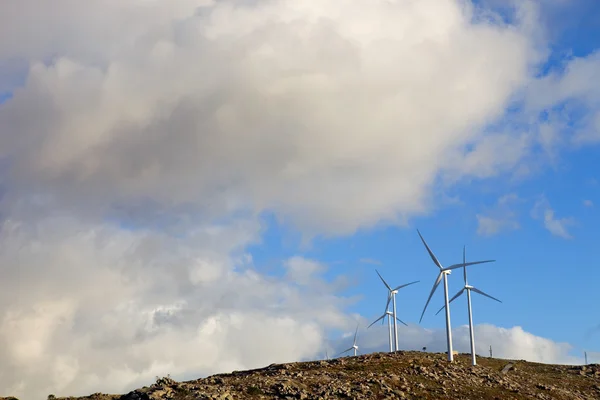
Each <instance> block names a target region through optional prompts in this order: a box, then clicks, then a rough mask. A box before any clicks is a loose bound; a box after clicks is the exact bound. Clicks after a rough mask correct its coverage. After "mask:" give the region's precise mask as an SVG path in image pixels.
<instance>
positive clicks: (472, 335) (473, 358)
mask: <svg viewBox="0 0 600 400" xmlns="http://www.w3.org/2000/svg"><path fill="white" fill-rule="evenodd" d="M466 263H467V261H466V250H465V248H464V247H463V265H466ZM463 275H464V278H465V286H464V287H463V288H462V289H461V290H460V291H459V292H458V293H456V294H455V295H454V297H452V298H451V299H450V301H449V302H448V304H450V303H452V302H453V301H454V300H456V299H457V298H459V297H460V295H461V294H463V293H464V292H465V291H466V292H467V305H468V309H469V334H470V338H471V364H472V365H477V358H476V356H475V333H474V332H473V312H472V309H471V291H473V292H475V293H479V294H480V295H482V296H485V297H489V298H490V299H492V300H496V301H497V302H499V303H502V302H501V301H500V300H498V299H497V298H495V297H492V296H490V295H489V294H487V293H484V292H482V291H481V290H479V289H477V288H476V287H474V286H471V285H469V283H468V282H467V267H466V266H464V267H463ZM444 307H446V306H445V305H444V306H442V308H440V309H439V310H438V312H437V313H435V315H438V314H439V313H440V311H442V310H443V309H444Z"/></svg>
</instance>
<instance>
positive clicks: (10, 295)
mask: <svg viewBox="0 0 600 400" xmlns="http://www.w3.org/2000/svg"><path fill="white" fill-rule="evenodd" d="M257 232H259V226H258V225H257V224H256V223H255V222H252V221H247V222H243V223H238V224H237V225H227V226H211V227H209V228H202V229H198V230H197V231H195V232H190V234H189V235H188V236H187V237H184V238H173V237H170V236H168V235H165V234H160V233H156V232H153V231H146V230H140V231H130V232H126V231H124V230H120V229H118V228H115V227H113V226H111V225H103V226H98V225H95V226H85V225H82V224H80V223H77V222H75V221H73V220H71V219H52V220H45V221H43V222H40V223H39V224H37V225H36V226H35V227H34V229H32V227H31V226H25V225H22V224H19V223H16V222H12V221H6V222H4V224H3V226H2V229H1V230H0V236H1V237H2V241H0V265H2V267H3V278H2V281H1V282H0V289H1V290H0V358H2V360H3V362H2V364H1V365H0V387H2V391H3V392H6V394H12V395H15V396H17V397H19V398H22V399H25V400H27V399H35V398H41V397H44V396H46V395H48V394H49V393H54V394H56V395H77V394H81V395H83V394H89V393H91V392H95V391H103V392H123V391H126V390H129V389H132V388H134V387H136V386H139V385H144V384H148V383H149V382H150V381H151V380H152V379H153V377H154V376H156V375H163V374H168V373H169V374H172V375H173V376H174V377H182V376H187V377H192V376H199V375H205V374H209V373H215V372H219V371H228V370H231V369H245V368H251V367H256V366H260V365H266V364H269V363H272V362H283V361H293V360H297V359H301V358H306V357H309V358H310V357H314V356H316V354H317V352H318V351H319V349H320V347H321V343H322V342H323V340H324V336H325V334H326V332H327V331H328V329H339V328H343V327H345V326H347V324H348V322H347V321H348V317H347V316H345V314H344V312H343V309H344V307H345V306H346V305H347V304H348V302H347V300H344V299H343V298H340V297H338V296H336V295H335V287H334V286H331V287H327V286H326V285H327V284H326V283H325V282H324V281H322V280H320V279H319V278H318V277H316V276H315V277H314V278H313V276H314V275H313V274H315V273H316V272H317V269H315V268H313V269H312V270H311V272H310V273H307V272H306V270H305V269H302V270H298V271H297V272H299V273H300V276H301V277H303V279H304V281H303V282H304V283H306V286H301V287H300V286H297V285H293V284H290V283H289V282H287V281H286V280H285V279H276V278H272V277H267V276H262V275H259V274H258V273H256V272H255V270H254V269H253V268H252V265H251V264H250V265H248V264H247V262H251V260H248V259H247V258H245V257H242V256H243V249H244V247H245V246H247V245H248V243H250V242H251V241H253V240H255V239H256V234H257ZM199 260H202V261H200V262H199ZM287 265H309V266H311V265H315V264H314V263H312V262H310V261H308V260H303V259H301V258H298V257H295V258H293V259H291V260H290V261H288V263H287ZM198 268H200V269H203V270H204V271H205V272H206V273H204V274H202V275H201V278H202V279H197V277H198V275H196V274H197V272H198ZM324 269H325V266H323V265H319V268H318V270H319V271H323V270H324ZM216 279H218V281H216ZM311 279H312V281H314V282H315V283H317V284H318V285H317V286H316V288H315V289H313V288H312V285H309V283H311V282H310V280H311ZM199 354H200V355H201V357H200V356H198V355H199ZM48 371H52V373H48ZM21 383H25V384H24V385H22V384H21Z"/></svg>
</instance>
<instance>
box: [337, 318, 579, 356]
mask: <svg viewBox="0 0 600 400" xmlns="http://www.w3.org/2000/svg"><path fill="white" fill-rule="evenodd" d="M474 333H475V345H476V347H475V352H476V354H477V355H479V356H484V357H488V356H489V347H490V345H491V346H492V350H493V356H494V358H505V359H513V360H514V359H516V360H527V361H533V362H542V363H552V364H581V363H583V357H582V356H577V357H576V356H573V355H572V354H571V351H572V350H573V349H572V346H571V345H569V344H568V343H557V342H554V341H552V340H550V339H547V338H544V337H540V336H536V335H534V334H532V333H529V332H527V331H525V330H523V328H522V327H520V326H515V327H512V328H503V327H498V326H494V325H490V324H480V325H475V332H474ZM359 335H361V336H360V340H359V341H358V346H359V347H360V349H361V351H362V352H363V353H364V352H372V351H387V350H388V349H389V345H388V330H387V326H381V325H379V324H377V325H373V327H371V328H370V329H369V330H367V331H360V332H359ZM452 337H453V347H454V350H456V351H458V352H460V353H470V352H471V345H470V339H469V327H468V325H463V326H459V327H456V328H454V329H453V330H452ZM351 341H352V337H350V338H349V339H346V340H345V341H341V343H339V344H338V345H337V347H336V350H337V349H341V350H343V349H346V348H348V343H350V345H351ZM398 342H399V343H398V344H399V348H400V349H401V350H421V349H422V348H423V347H426V348H427V351H430V352H439V353H441V352H446V350H447V348H446V331H445V330H443V329H425V328H422V327H420V326H418V325H414V324H409V326H403V325H399V326H398ZM344 346H345V347H344ZM361 346H362V347H361Z"/></svg>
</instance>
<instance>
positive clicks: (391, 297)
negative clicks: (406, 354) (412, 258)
mask: <svg viewBox="0 0 600 400" xmlns="http://www.w3.org/2000/svg"><path fill="white" fill-rule="evenodd" d="M375 272H377V275H379V279H381V282H383V284H384V285H385V287H386V288H387V289H388V300H387V304H386V305H385V310H386V312H387V310H388V307H389V306H390V300H391V301H392V304H393V311H392V312H393V318H392V320H393V322H394V338H395V340H394V342H395V344H396V347H395V349H396V351H398V324H396V320H398V316H397V315H396V293H398V290H400V289H402V288H403V287H406V286H409V285H412V284H413V283H417V282H419V281H414V282H411V283H406V284H404V285H400V286H397V287H395V288H394V289H392V287H391V286H390V285H388V283H387V282H386V281H385V279H383V277H382V276H381V274H380V273H379V271H377V270H375ZM405 325H406V324H405Z"/></svg>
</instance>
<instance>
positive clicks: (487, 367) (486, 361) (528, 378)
mask: <svg viewBox="0 0 600 400" xmlns="http://www.w3.org/2000/svg"><path fill="white" fill-rule="evenodd" d="M445 357H446V356H445V354H431V353H419V352H398V353H395V354H389V353H376V354H369V355H364V356H358V357H347V358H338V359H335V360H329V361H315V362H303V363H291V364H273V365H270V366H268V367H266V368H261V369H256V370H251V371H241V372H237V371H236V372H233V373H231V374H219V375H214V376H211V377H208V378H204V379H198V380H193V381H188V382H176V381H174V380H172V379H170V378H160V379H158V380H157V381H156V383H154V384H153V385H151V386H149V387H144V388H141V389H137V390H134V391H132V392H130V393H127V394H124V395H107V394H100V393H96V394H93V395H90V396H86V397H78V398H75V397H69V398H62V399H63V400H84V399H87V400H159V399H160V400H163V399H172V400H193V399H194V400H195V399H207V400H209V399H210V400H216V399H221V400H231V399H502V400H508V399H548V400H550V399H556V400H561V399H581V400H584V399H585V400H590V399H600V365H598V364H595V365H588V366H563V365H547V364H536V363H530V362H525V361H509V360H498V359H491V358H478V364H479V365H477V366H475V367H473V366H471V365H470V356H469V355H466V354H464V355H463V354H461V355H459V356H457V357H456V359H455V362H454V363H452V364H450V363H448V362H447V361H446V360H445ZM0 400H3V399H2V398H0Z"/></svg>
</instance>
